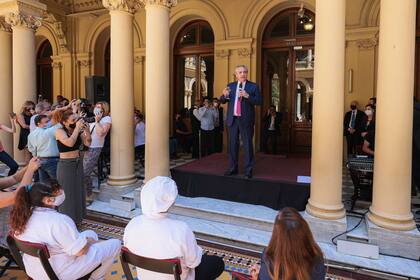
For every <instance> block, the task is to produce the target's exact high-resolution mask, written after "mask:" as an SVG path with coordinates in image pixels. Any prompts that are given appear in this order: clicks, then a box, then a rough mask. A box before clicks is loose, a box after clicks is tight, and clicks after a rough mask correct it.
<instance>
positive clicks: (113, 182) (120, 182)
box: [107, 174, 137, 186]
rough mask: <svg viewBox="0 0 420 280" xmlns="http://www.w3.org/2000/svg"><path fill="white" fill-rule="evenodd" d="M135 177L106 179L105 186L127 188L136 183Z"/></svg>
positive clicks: (133, 175)
mask: <svg viewBox="0 0 420 280" xmlns="http://www.w3.org/2000/svg"><path fill="white" fill-rule="evenodd" d="M136 181H137V177H136V175H135V174H132V175H128V176H112V175H110V176H109V177H108V181H107V184H108V185H110V186H127V185H132V184H134V183H136Z"/></svg>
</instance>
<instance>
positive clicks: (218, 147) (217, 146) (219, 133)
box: [214, 126, 223, 153]
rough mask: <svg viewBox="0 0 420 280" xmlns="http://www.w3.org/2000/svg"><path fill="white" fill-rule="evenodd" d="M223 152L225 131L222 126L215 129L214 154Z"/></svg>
mask: <svg viewBox="0 0 420 280" xmlns="http://www.w3.org/2000/svg"><path fill="white" fill-rule="evenodd" d="M222 151H223V130H221V129H220V126H218V127H215V128H214V152H215V153H221V152H222Z"/></svg>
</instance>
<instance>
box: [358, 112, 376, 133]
mask: <svg viewBox="0 0 420 280" xmlns="http://www.w3.org/2000/svg"><path fill="white" fill-rule="evenodd" d="M365 115H366V118H365V120H364V122H363V125H362V128H361V131H362V137H365V136H366V135H367V134H368V132H370V131H374V130H375V106H373V105H372V104H367V105H366V106H365Z"/></svg>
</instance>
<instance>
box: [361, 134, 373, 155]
mask: <svg viewBox="0 0 420 280" xmlns="http://www.w3.org/2000/svg"><path fill="white" fill-rule="evenodd" d="M362 151H363V152H364V153H365V154H367V155H368V156H371V157H373V156H374V155H375V130H371V131H369V132H368V133H367V134H366V136H365V137H364V140H363V147H362Z"/></svg>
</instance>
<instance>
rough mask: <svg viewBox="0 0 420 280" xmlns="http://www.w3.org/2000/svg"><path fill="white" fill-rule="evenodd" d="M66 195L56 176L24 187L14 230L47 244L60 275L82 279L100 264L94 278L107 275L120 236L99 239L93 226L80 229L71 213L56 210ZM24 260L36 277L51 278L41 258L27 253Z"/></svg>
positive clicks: (39, 279)
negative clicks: (88, 228) (91, 228)
mask: <svg viewBox="0 0 420 280" xmlns="http://www.w3.org/2000/svg"><path fill="white" fill-rule="evenodd" d="M65 197H66V195H65V192H64V191H63V189H62V188H61V186H60V185H59V184H58V182H57V181H56V180H54V179H48V180H46V181H43V182H42V183H35V184H33V185H27V186H25V187H22V188H21V189H19V191H18V192H17V195H16V201H15V204H14V206H13V209H12V211H11V212H10V227H11V233H12V234H13V236H14V237H15V238H17V239H19V240H22V241H27V242H33V243H42V244H45V245H46V246H47V248H48V250H49V252H50V255H51V257H50V258H49V262H50V264H51V267H52V268H53V270H54V272H55V273H56V274H57V276H58V278H59V279H62V280H67V279H68V280H70V279H78V278H80V277H83V276H85V275H87V274H88V273H90V272H91V271H93V270H94V269H95V268H96V267H98V266H99V265H101V266H100V267H99V268H98V269H96V270H95V271H94V273H93V274H92V276H91V278H90V279H104V277H105V274H106V272H107V270H108V269H109V268H110V266H111V265H112V263H113V261H114V259H115V257H116V256H117V254H118V252H119V250H120V246H121V245H120V244H121V243H120V241H119V240H116V239H111V240H107V241H104V242H98V236H97V235H96V233H95V232H93V231H91V230H88V231H84V232H81V233H79V232H78V230H77V227H76V225H75V223H74V222H73V220H72V219H70V217H68V216H66V215H64V214H61V213H58V212H57V211H56V210H55V209H56V207H58V206H60V205H61V204H62V203H63V202H64V201H65ZM23 262H24V265H25V271H26V273H27V274H28V276H29V277H31V278H32V279H37V280H44V279H45V280H47V279H49V278H48V276H47V275H46V273H45V271H44V269H43V267H42V265H41V262H40V260H39V259H38V258H36V257H32V256H29V255H26V254H24V255H23Z"/></svg>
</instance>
